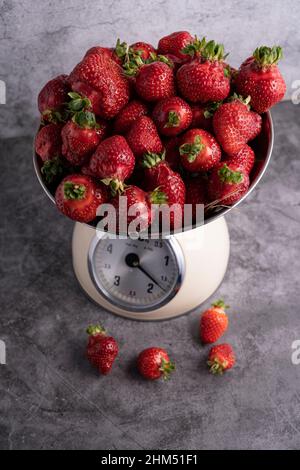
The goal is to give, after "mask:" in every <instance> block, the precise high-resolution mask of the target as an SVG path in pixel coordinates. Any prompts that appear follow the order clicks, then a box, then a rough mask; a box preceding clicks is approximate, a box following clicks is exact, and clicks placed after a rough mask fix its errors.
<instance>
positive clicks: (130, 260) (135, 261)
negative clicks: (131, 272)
mask: <svg viewBox="0 0 300 470" xmlns="http://www.w3.org/2000/svg"><path fill="white" fill-rule="evenodd" d="M125 263H126V264H127V266H129V267H130V268H137V269H139V270H140V271H141V272H142V273H144V274H145V276H147V277H148V278H149V279H150V280H151V281H152V282H154V284H156V285H157V286H158V287H159V288H160V289H161V290H162V291H164V292H166V290H165V289H164V288H163V287H162V286H161V285H160V284H159V283H158V282H157V281H156V280H155V279H154V278H153V277H152V276H151V274H149V273H148V272H147V271H146V270H145V269H144V268H143V267H142V266H141V265H140V258H139V257H138V255H137V254H136V253H129V254H128V255H126V258H125Z"/></svg>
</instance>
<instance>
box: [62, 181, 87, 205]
mask: <svg viewBox="0 0 300 470" xmlns="http://www.w3.org/2000/svg"><path fill="white" fill-rule="evenodd" d="M85 191H86V188H85V186H84V184H76V183H73V182H72V181H66V182H65V183H64V197H65V199H73V200H80V199H83V198H84V196H85Z"/></svg>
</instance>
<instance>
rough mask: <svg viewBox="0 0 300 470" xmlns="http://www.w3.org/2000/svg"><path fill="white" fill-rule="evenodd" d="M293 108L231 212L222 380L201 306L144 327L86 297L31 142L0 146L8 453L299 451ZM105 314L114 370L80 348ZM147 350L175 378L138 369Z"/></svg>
mask: <svg viewBox="0 0 300 470" xmlns="http://www.w3.org/2000/svg"><path fill="white" fill-rule="evenodd" d="M299 113H300V107H296V106H294V105H292V104H290V103H283V104H281V105H279V106H278V107H277V108H276V109H275V110H274V112H273V117H274V121H275V133H276V138H275V148H274V154H273V159H272V161H271V164H270V167H269V169H268V171H267V174H266V175H265V177H264V178H263V180H262V182H261V183H260V185H259V187H258V189H256V190H255V191H254V193H253V194H252V195H251V196H250V197H249V199H248V200H247V201H246V202H245V203H243V204H242V205H241V207H240V208H239V209H238V210H235V211H232V212H231V213H230V214H229V216H228V217H227V221H228V224H229V228H230V233H231V258H230V265H229V269H228V272H227V274H226V278H225V280H224V282H223V284H222V286H221V287H220V288H219V291H218V292H217V293H216V294H215V295H214V298H218V297H224V298H225V299H226V301H227V302H228V303H230V305H231V306H232V309H231V311H230V314H229V315H230V328H229V331H228V333H227V334H226V336H225V338H224V339H225V340H226V341H230V342H231V343H232V344H233V346H234V348H235V350H236V354H237V365H236V367H235V369H233V370H232V371H231V372H229V373H228V374H227V375H224V376H223V377H213V376H211V375H209V374H208V372H207V369H206V367H205V358H206V355H207V350H208V348H204V347H201V346H200V344H199V341H198V337H197V325H198V319H199V312H198V311H197V312H193V313H191V314H190V315H188V316H184V317H181V318H178V319H175V320H172V321H168V322H163V323H139V322H133V321H129V320H125V319H122V318H119V317H116V316H113V315H112V314H110V313H108V312H106V311H103V310H101V309H100V308H97V307H96V306H95V305H94V304H93V303H91V302H90V301H89V300H88V299H87V298H86V297H85V295H84V294H83V293H82V292H81V291H80V289H79V287H78V284H77V282H76V280H75V279H74V275H73V271H72V264H71V246H70V241H71V234H72V226H73V224H72V222H70V221H68V220H67V219H65V218H64V217H63V216H61V215H60V214H59V213H58V212H57V211H56V209H55V207H54V206H52V205H51V204H50V202H49V201H48V200H47V199H46V196H45V195H44V194H43V192H42V189H41V188H40V186H39V184H38V182H37V180H36V178H35V176H34V173H33V169H32V165H31V138H19V139H8V140H2V141H1V147H0V152H1V229H0V237H1V248H0V249H1V252H0V260H1V264H0V272H1V276H0V287H1V291H0V292H1V294H0V295H1V309H0V339H1V340H4V341H5V343H6V347H7V364H6V365H0V449H7V448H8V449H29V448H33V449H64V448H70V449H141V448H143V449H297V448H298V449H299V447H300V393H299V385H300V365H298V366H297V365H293V364H292V361H291V354H292V348H291V345H292V342H293V341H294V340H296V339H300V316H299V306H298V304H299V291H300V289H299V287H300V276H299V272H300V256H299V248H300V246H299V245H300V241H299V240H300V189H299V176H300V160H299V144H300V138H299V135H300V115H299ZM200 282H201V279H199V283H200ZM208 304H209V302H207V304H205V305H204V306H203V307H206V306H207V305H208ZM97 321H101V322H103V324H104V325H105V326H106V327H107V329H108V330H109V331H110V332H111V333H113V334H114V335H115V337H116V338H117V339H118V341H119V344H120V349H121V354H120V358H119V360H118V361H117V363H116V364H115V367H114V369H113V372H112V374H111V375H109V376H107V377H99V376H98V375H97V373H96V372H95V371H94V370H93V369H92V368H90V366H89V364H88V363H87V361H86V359H85V357H84V350H85V343H86V335H85V327H86V325H87V324H88V323H90V322H97ZM151 345H159V346H162V347H166V348H167V349H168V350H169V351H170V354H171V356H172V357H173V358H174V360H175V361H176V363H177V371H176V373H175V374H174V376H173V378H172V379H171V380H170V381H169V382H168V383H163V382H155V383H148V382H145V381H144V380H142V379H141V378H140V377H139V376H138V375H137V373H136V371H135V367H134V363H135V358H136V355H137V353H138V352H139V351H140V350H141V349H143V348H145V347H147V346H151Z"/></svg>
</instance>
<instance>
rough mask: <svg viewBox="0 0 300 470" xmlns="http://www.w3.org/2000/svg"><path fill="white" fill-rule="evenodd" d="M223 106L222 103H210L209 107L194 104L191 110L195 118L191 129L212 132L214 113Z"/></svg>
mask: <svg viewBox="0 0 300 470" xmlns="http://www.w3.org/2000/svg"><path fill="white" fill-rule="evenodd" d="M221 104H222V103H221V102H215V103H210V104H208V105H203V104H202V105H201V104H192V105H191V110H192V114H193V118H192V122H191V127H192V128H198V129H204V130H205V131H209V132H212V130H213V126H212V118H213V115H214V112H215V111H216V110H217V109H218V107H219V106H221Z"/></svg>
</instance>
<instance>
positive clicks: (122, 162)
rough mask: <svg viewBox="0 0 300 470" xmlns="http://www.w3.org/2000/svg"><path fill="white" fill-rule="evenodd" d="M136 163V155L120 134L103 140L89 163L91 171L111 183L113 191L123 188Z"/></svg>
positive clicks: (108, 183) (106, 182)
mask: <svg viewBox="0 0 300 470" xmlns="http://www.w3.org/2000/svg"><path fill="white" fill-rule="evenodd" d="M134 165H135V158H134V155H133V153H132V151H131V149H130V147H129V145H128V143H127V142H126V140H125V138H124V137H122V136H120V135H114V136H112V137H108V138H107V139H105V140H103V141H102V142H101V143H100V145H99V146H98V148H97V150H96V152H95V153H94V154H93V155H92V157H91V160H90V164H89V166H90V169H91V171H92V172H93V173H94V174H95V175H97V176H98V177H99V178H101V179H102V180H103V182H104V183H105V184H107V185H110V186H111V189H112V190H113V192H116V191H118V190H122V189H123V182H124V181H125V180H126V179H127V178H129V176H130V175H131V174H132V172H133V169H134Z"/></svg>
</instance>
